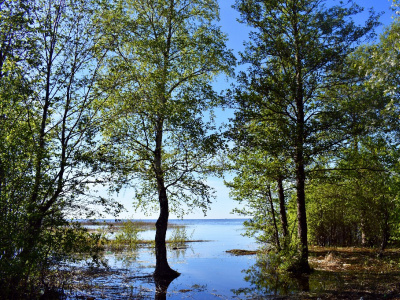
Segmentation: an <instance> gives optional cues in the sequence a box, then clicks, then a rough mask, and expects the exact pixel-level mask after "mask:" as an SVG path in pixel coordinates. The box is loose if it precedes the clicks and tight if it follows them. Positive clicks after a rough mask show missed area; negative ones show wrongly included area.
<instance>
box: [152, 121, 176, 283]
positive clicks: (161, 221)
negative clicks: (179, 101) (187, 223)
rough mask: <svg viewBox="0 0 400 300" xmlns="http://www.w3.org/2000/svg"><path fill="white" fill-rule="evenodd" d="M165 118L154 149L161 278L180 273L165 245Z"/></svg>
mask: <svg viewBox="0 0 400 300" xmlns="http://www.w3.org/2000/svg"><path fill="white" fill-rule="evenodd" d="M163 122H164V120H163V118H162V117H160V118H159V119H158V121H157V130H156V149H155V151H154V171H155V175H156V178H157V188H158V201H159V204H160V215H159V217H158V220H157V222H156V236H155V250H156V269H155V271H154V277H155V278H157V279H160V278H176V277H178V276H179V275H180V274H179V273H178V272H176V271H175V270H172V269H171V267H170V266H169V264H168V260H167V247H166V245H165V237H166V234H167V228H168V217H169V206H168V197H167V189H166V187H165V183H164V172H163V169H162V151H161V149H162V138H163Z"/></svg>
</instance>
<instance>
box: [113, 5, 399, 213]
mask: <svg viewBox="0 0 400 300" xmlns="http://www.w3.org/2000/svg"><path fill="white" fill-rule="evenodd" d="M219 2H220V17H221V21H220V23H219V24H220V26H221V28H222V30H223V31H224V32H225V33H227V34H228V37H229V41H228V43H227V46H228V48H230V49H233V50H234V53H235V55H237V53H238V52H239V51H243V50H244V46H243V42H244V41H245V40H246V39H247V37H248V33H249V31H250V28H248V27H247V26H246V25H244V24H240V23H238V22H237V21H236V19H237V18H238V17H239V14H238V12H236V11H235V10H234V9H233V8H232V7H231V6H232V5H233V4H234V2H235V1H234V0H219ZM329 2H335V1H332V0H331V1H329ZM336 2H337V1H336ZM344 2H345V0H344ZM355 2H356V3H357V4H359V5H360V6H362V7H364V8H365V13H363V14H361V15H360V16H358V17H357V18H355V19H354V21H355V22H356V23H363V22H364V21H365V19H366V17H367V12H368V10H369V9H370V8H373V9H374V10H375V11H376V12H384V14H383V15H382V16H381V18H380V21H381V23H383V26H381V27H379V28H378V29H377V30H376V31H377V33H381V32H382V30H383V28H384V26H387V25H389V24H390V22H391V21H392V15H393V13H392V11H391V10H390V6H391V1H388V0H355ZM239 68H240V67H239ZM214 86H215V88H216V89H218V90H222V89H224V88H226V87H228V86H229V82H227V80H226V79H225V78H223V77H220V78H219V79H218V80H217V81H216V82H215V84H214ZM231 116H232V113H231V112H229V111H222V110H219V111H217V118H218V120H217V121H218V123H222V122H226V121H227V120H228V118H229V117H231ZM227 176H228V178H229V177H230V175H229V174H227ZM208 183H209V185H210V186H212V187H214V188H215V190H216V192H217V193H216V195H217V198H216V199H215V200H214V202H213V204H212V205H211V210H210V211H209V212H208V213H207V216H206V217H204V215H203V213H202V211H200V210H198V211H197V212H194V213H191V214H188V215H186V216H185V217H184V218H185V219H201V218H208V219H225V218H241V216H238V215H233V214H231V211H232V210H233V209H234V208H235V207H236V206H237V203H236V201H234V200H232V199H230V198H229V190H228V189H227V188H226V187H225V186H224V183H223V180H222V179H219V178H209V180H208ZM117 199H118V200H119V201H120V202H121V203H122V204H124V205H125V207H126V209H127V212H124V213H122V214H121V215H120V216H119V217H120V218H135V219H156V218H157V217H158V214H157V213H154V214H151V215H145V214H144V213H143V212H140V211H136V212H135V211H134V209H133V205H132V201H133V200H132V194H131V193H130V191H129V190H124V191H121V193H120V195H118V197H117ZM170 218H172V219H174V218H176V216H175V215H174V214H171V215H170Z"/></svg>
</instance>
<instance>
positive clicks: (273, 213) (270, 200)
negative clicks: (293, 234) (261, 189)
mask: <svg viewBox="0 0 400 300" xmlns="http://www.w3.org/2000/svg"><path fill="white" fill-rule="evenodd" d="M267 198H268V199H269V204H270V207H271V213H272V220H273V223H274V230H275V234H274V235H275V244H276V248H277V249H278V251H281V243H280V242H279V230H278V225H277V224H276V218H275V209H274V203H273V201H272V193H271V187H270V186H268V196H267Z"/></svg>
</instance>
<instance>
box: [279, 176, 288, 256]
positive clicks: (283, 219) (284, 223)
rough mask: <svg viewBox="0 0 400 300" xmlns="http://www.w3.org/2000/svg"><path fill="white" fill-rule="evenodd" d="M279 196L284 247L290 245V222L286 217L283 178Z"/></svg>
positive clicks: (280, 181) (280, 180)
mask: <svg viewBox="0 0 400 300" xmlns="http://www.w3.org/2000/svg"><path fill="white" fill-rule="evenodd" d="M278 195H279V210H280V211H279V213H280V219H281V224H282V233H283V238H284V247H285V248H286V246H287V245H288V242H289V240H288V239H289V230H288V221H287V216H286V204H285V193H284V191H283V178H282V177H279V178H278Z"/></svg>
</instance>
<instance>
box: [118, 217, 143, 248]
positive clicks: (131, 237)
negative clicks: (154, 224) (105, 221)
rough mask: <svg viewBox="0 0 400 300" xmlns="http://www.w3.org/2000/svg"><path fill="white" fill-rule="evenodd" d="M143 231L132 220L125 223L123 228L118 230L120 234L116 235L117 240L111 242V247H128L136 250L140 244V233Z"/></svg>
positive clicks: (122, 225)
mask: <svg viewBox="0 0 400 300" xmlns="http://www.w3.org/2000/svg"><path fill="white" fill-rule="evenodd" d="M140 231H141V229H140V227H138V226H137V224H136V223H135V222H134V221H132V220H126V221H123V222H122V224H121V226H120V227H119V228H118V232H117V233H116V235H115V240H114V241H111V247H112V248H115V247H122V248H124V247H125V246H128V248H129V249H136V247H137V245H138V243H139V241H140V240H139V233H140Z"/></svg>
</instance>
